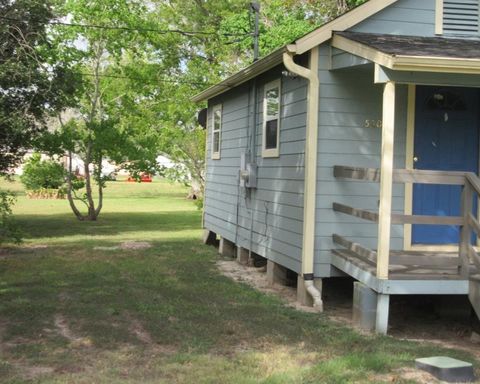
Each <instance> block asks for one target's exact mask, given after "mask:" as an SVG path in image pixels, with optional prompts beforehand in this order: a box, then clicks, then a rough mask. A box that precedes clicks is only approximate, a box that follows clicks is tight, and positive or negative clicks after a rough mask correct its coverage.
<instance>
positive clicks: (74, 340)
mask: <svg viewBox="0 0 480 384" xmlns="http://www.w3.org/2000/svg"><path fill="white" fill-rule="evenodd" d="M54 324H55V329H56V331H57V332H58V333H59V334H60V335H61V336H63V337H64V338H65V339H67V340H68V341H70V343H71V344H72V346H75V347H90V346H92V340H90V338H88V337H80V336H77V335H76V334H75V333H74V332H73V331H72V330H71V329H70V327H69V325H68V322H67V319H66V318H65V317H64V316H63V315H62V314H59V313H57V314H56V315H55V317H54Z"/></svg>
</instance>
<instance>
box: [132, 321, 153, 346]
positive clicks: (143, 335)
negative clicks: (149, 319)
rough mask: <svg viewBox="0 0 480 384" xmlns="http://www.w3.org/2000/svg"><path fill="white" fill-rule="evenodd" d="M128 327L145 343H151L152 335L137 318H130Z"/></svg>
mask: <svg viewBox="0 0 480 384" xmlns="http://www.w3.org/2000/svg"><path fill="white" fill-rule="evenodd" d="M130 323H131V324H130V327H129V328H128V330H129V331H130V332H131V333H133V334H134V335H135V337H136V338H137V339H138V340H140V341H141V342H142V343H145V344H152V342H153V341H152V336H150V333H149V332H148V331H147V330H146V329H145V328H144V327H143V325H142V323H141V322H140V321H139V320H137V319H132V320H130Z"/></svg>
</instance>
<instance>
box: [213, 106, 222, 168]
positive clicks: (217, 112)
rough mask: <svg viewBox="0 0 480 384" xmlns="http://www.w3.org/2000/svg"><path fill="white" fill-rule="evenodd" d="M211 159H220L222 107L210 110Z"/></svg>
mask: <svg viewBox="0 0 480 384" xmlns="http://www.w3.org/2000/svg"><path fill="white" fill-rule="evenodd" d="M212 115H213V116H212V159H220V140H221V136H222V105H221V104H217V105H215V106H214V107H213V108H212Z"/></svg>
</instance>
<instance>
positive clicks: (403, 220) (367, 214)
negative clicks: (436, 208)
mask: <svg viewBox="0 0 480 384" xmlns="http://www.w3.org/2000/svg"><path fill="white" fill-rule="evenodd" d="M333 210H334V211H335V212H340V213H344V214H346V215H350V216H354V217H358V218H360V219H364V220H368V221H373V222H376V223H377V222H378V217H379V216H378V213H376V212H372V211H368V210H365V209H358V208H353V207H350V206H348V205H345V204H340V203H333ZM391 220H392V224H427V225H428V224H430V225H463V217H460V216H427V215H401V214H396V213H394V214H392V219H391Z"/></svg>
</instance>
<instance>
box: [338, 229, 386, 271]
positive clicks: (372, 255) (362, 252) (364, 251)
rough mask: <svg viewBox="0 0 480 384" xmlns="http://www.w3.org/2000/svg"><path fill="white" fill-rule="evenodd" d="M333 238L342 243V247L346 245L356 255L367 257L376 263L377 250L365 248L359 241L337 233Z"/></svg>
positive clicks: (339, 243)
mask: <svg viewBox="0 0 480 384" xmlns="http://www.w3.org/2000/svg"><path fill="white" fill-rule="evenodd" d="M332 239H333V242H334V243H335V244H338V245H341V246H342V247H345V248H346V249H348V250H349V251H352V252H353V253H355V255H358V256H360V257H361V258H365V259H367V260H368V261H369V262H371V263H373V264H376V262H377V253H376V252H375V251H372V250H371V249H368V248H365V247H363V246H361V245H360V244H358V243H354V242H353V241H350V240H347V239H346V238H344V237H342V236H340V235H337V234H333V235H332Z"/></svg>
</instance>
